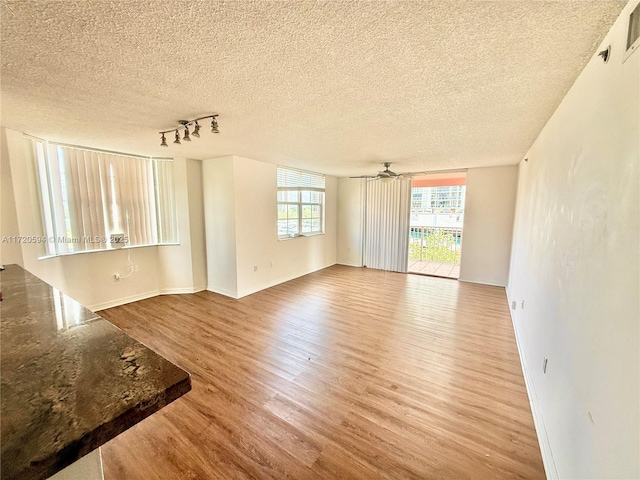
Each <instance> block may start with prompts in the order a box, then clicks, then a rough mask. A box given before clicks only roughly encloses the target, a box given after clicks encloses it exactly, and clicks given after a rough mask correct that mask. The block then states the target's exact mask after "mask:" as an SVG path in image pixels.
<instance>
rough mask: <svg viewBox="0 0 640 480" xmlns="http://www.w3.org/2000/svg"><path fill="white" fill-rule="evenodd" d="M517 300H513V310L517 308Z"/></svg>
mask: <svg viewBox="0 0 640 480" xmlns="http://www.w3.org/2000/svg"><path fill="white" fill-rule="evenodd" d="M516 305H517V304H516V301H515V300H514V301H513V302H511V310H515V309H516Z"/></svg>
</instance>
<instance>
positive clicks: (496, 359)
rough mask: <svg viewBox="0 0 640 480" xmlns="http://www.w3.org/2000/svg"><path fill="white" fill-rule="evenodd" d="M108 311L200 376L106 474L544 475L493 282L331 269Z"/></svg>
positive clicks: (145, 425) (148, 423) (115, 444)
mask: <svg viewBox="0 0 640 480" xmlns="http://www.w3.org/2000/svg"><path fill="white" fill-rule="evenodd" d="M101 315H103V316H104V317H105V318H107V319H108V320H110V321H111V322H113V323H114V324H116V325H118V326H119V327H120V328H122V329H123V330H125V331H126V332H128V333H129V334H130V335H132V336H133V337H135V338H136V339H137V340H139V341H141V342H143V343H145V344H146V345H148V346H149V347H151V348H153V349H154V350H156V351H157V352H159V353H160V354H162V355H163V356H165V357H167V358H168V359H170V360H172V361H173V362H174V363H176V364H178V365H179V366H181V367H183V368H184V369H186V370H187V371H189V372H191V374H192V380H193V390H192V391H191V392H189V393H188V394H186V395H185V396H184V397H182V398H180V399H178V400H177V401H176V402H174V403H173V404H171V405H169V406H168V407H166V408H164V409H162V410H161V411H160V412H158V413H156V414H154V415H152V416H151V417H149V418H147V419H146V420H144V421H143V422H141V423H139V424H138V425H136V426H135V427H133V428H131V429H130V430H128V431H126V432H125V433H123V434H122V435H120V436H118V437H117V438H115V439H114V440H112V441H111V442H109V443H108V444H106V445H105V446H104V447H103V449H102V454H103V461H104V468H105V478H106V480H122V479H127V480H129V479H131V480H136V479H140V480H149V479H216V478H220V479H245V478H256V479H263V478H264V479H285V478H290V479H367V480H369V479H378V478H384V479H399V478H409V479H456V480H459V479H466V478H469V479H498V478H509V479H512V478H523V479H538V478H544V470H543V466H542V460H541V457H540V450H539V447H538V442H537V439H536V436H535V430H534V426H533V421H532V418H531V411H530V407H529V401H528V399H527V395H526V391H525V387H524V381H523V377H522V371H521V367H520V362H519V359H518V353H517V348H516V344H515V339H514V335H513V329H512V327H511V321H510V317H509V311H508V306H507V299H506V296H505V293H504V289H502V288H498V287H489V286H483V285H475V284H469V283H459V282H457V281H454V280H448V279H440V278H431V277H423V276H418V275H403V274H398V273H391V272H383V271H378V270H369V269H360V268H352V267H344V266H338V265H336V266H333V267H330V268H328V269H325V270H322V271H320V272H316V273H313V274H310V275H307V276H305V277H302V278H299V279H296V280H293V281H291V282H287V283H285V284H281V285H278V286H276V287H273V288H270V289H268V290H264V291H262V292H259V293H256V294H253V295H251V296H249V297H245V298H243V299H240V300H233V299H230V298H226V297H223V296H220V295H217V294H214V293H211V292H201V293H197V294H193V295H168V296H162V297H155V298H152V299H148V300H143V301H140V302H136V303H132V304H128V305H124V306H121V307H116V308H112V309H109V310H104V311H102V312H101Z"/></svg>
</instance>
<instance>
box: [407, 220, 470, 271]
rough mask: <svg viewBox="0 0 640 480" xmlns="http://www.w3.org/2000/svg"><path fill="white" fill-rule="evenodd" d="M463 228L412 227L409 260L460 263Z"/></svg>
mask: <svg viewBox="0 0 640 480" xmlns="http://www.w3.org/2000/svg"><path fill="white" fill-rule="evenodd" d="M461 241H462V228H459V227H458V228H457V227H410V233H409V259H410V260H420V261H433V262H446V263H460V244H461Z"/></svg>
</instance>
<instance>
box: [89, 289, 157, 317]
mask: <svg viewBox="0 0 640 480" xmlns="http://www.w3.org/2000/svg"><path fill="white" fill-rule="evenodd" d="M158 295H160V290H152V291H150V292H145V293H138V294H136V295H131V296H129V297H123V298H118V299H117V300H110V301H108V302H104V303H97V304H95V305H91V306H89V307H87V308H88V309H89V310H91V311H92V312H97V311H98V310H106V309H107V308H112V307H119V306H120V305H124V304H125V303H131V302H137V301H139V300H145V299H147V298H151V297H156V296H158Z"/></svg>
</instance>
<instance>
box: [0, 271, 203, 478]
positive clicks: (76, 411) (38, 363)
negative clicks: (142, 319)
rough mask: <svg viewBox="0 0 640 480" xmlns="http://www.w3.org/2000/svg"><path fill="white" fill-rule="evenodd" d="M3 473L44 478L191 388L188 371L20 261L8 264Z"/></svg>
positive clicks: (1, 369) (0, 284)
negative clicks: (23, 265) (146, 345)
mask: <svg viewBox="0 0 640 480" xmlns="http://www.w3.org/2000/svg"><path fill="white" fill-rule="evenodd" d="M0 291H1V292H2V295H3V301H2V302H0V328H1V330H0V333H1V339H0V343H1V352H0V373H1V375H0V376H1V384H2V391H1V401H0V403H1V406H0V414H1V427H0V430H1V432H0V458H1V475H2V477H1V478H2V479H18V478H19V479H25V480H27V479H43V478H47V477H49V476H51V475H53V474H55V473H56V472H58V471H59V470H61V469H62V468H64V467H66V466H67V465H70V464H71V463H73V462H74V461H76V460H78V459H79V458H81V457H82V456H84V455H86V454H87V453H89V452H90V451H92V450H94V449H95V448H98V447H99V446H100V445H102V444H104V443H106V442H108V441H109V440H111V439H112V438H114V437H115V436H117V435H119V434H120V433H122V432H123V431H125V430H126V429H128V428H129V427H131V426H133V425H135V424H136V423H138V422H139V421H141V420H142V419H144V418H146V417H148V416H149V415H151V414H152V413H154V412H156V411H158V410H159V409H161V408H162V407H164V406H165V405H167V404H168V403H170V402H172V401H173V400H175V399H177V398H178V397H180V396H181V395H184V394H185V393H187V392H188V391H189V390H191V379H190V376H189V374H188V373H187V372H185V371H184V370H182V369H180V368H178V367H177V366H175V365H174V364H172V363H171V362H169V361H168V360H166V359H164V358H163V357H161V356H160V355H158V354H157V353H155V352H153V351H152V350H150V349H149V348H147V347H145V346H144V345H142V344H141V343H139V342H137V341H136V340H134V339H133V338H131V337H130V336H129V335H127V334H126V333H124V332H123V331H122V330H120V329H118V328H117V327H115V326H114V325H112V324H111V323H109V322H108V321H107V320H105V319H103V318H101V317H100V316H98V315H96V314H95V313H93V312H91V311H89V310H87V309H86V308H84V307H83V306H81V305H80V304H79V303H78V302H76V301H75V300H73V299H71V298H69V297H68V296H66V295H64V294H63V293H61V292H60V291H58V290H56V289H55V288H53V287H51V286H50V285H48V284H46V283H44V282H43V281H41V280H40V279H38V278H37V277H35V276H33V275H31V274H30V273H28V272H27V271H25V270H23V269H22V268H20V267H19V266H17V265H8V266H6V270H5V271H3V272H0Z"/></svg>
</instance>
